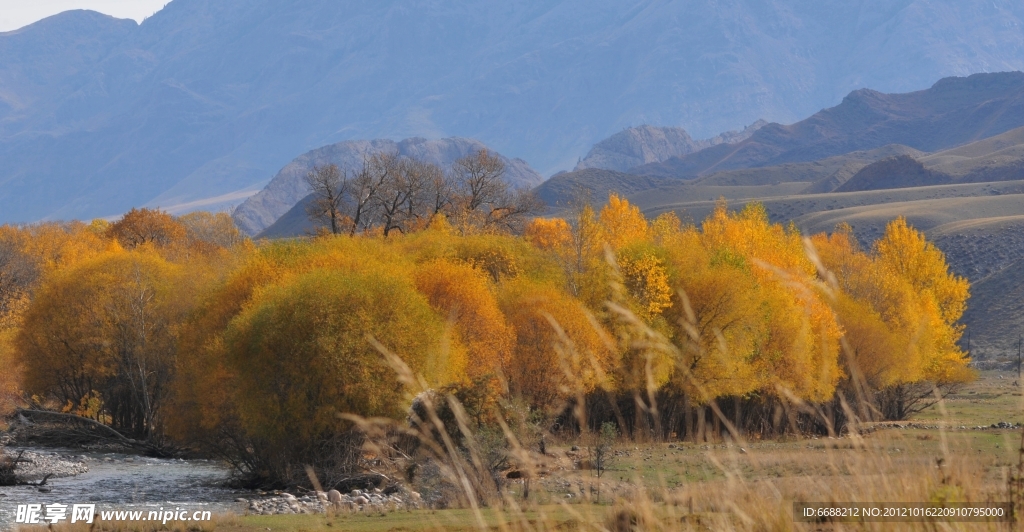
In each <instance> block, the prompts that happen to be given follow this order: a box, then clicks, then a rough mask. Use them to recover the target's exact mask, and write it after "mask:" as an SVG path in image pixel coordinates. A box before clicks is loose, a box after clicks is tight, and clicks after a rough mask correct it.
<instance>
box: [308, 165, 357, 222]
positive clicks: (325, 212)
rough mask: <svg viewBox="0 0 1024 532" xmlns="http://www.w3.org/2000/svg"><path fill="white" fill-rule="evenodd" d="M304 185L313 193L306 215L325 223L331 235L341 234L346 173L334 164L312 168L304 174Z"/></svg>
mask: <svg viewBox="0 0 1024 532" xmlns="http://www.w3.org/2000/svg"><path fill="white" fill-rule="evenodd" d="M306 184H307V185H309V188H310V190H311V191H312V192H313V200H312V201H311V202H309V204H308V205H307V206H306V214H308V215H309V217H310V218H312V219H314V220H319V221H322V222H327V223H328V224H329V225H330V226H331V233H332V234H335V235H336V234H339V233H341V230H342V219H343V216H344V206H345V203H344V202H345V194H346V193H347V192H348V190H349V179H348V174H347V172H345V171H342V170H340V169H338V166H337V165H334V164H328V165H326V166H314V167H313V169H312V170H310V171H309V173H307V174H306Z"/></svg>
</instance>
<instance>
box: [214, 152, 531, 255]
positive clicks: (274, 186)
mask: <svg viewBox="0 0 1024 532" xmlns="http://www.w3.org/2000/svg"><path fill="white" fill-rule="evenodd" d="M485 149H487V146H484V145H483V144H482V143H481V142H479V141H477V140H473V139H464V138H458V137H455V138H447V139H438V140H427V139H423V138H411V139H405V140H403V141H401V142H395V141H393V140H387V139H376V140H353V141H345V142H339V143H337V144H331V145H329V146H321V147H320V148H317V149H315V150H310V151H308V152H306V153H304V154H302V155H300V156H298V157H296V158H295V159H293V160H292V161H291V162H290V163H288V164H287V165H285V166H284V168H282V169H281V170H280V171H279V172H278V173H277V175H276V176H274V179H271V180H270V183H268V184H267V186H266V187H264V188H263V190H261V191H259V192H258V193H256V194H255V195H253V196H251V197H249V198H248V199H246V200H245V202H243V203H242V204H241V205H239V206H238V208H237V209H235V211H234V213H233V216H234V218H235V223H236V224H237V225H238V227H239V228H240V229H241V230H242V231H245V232H247V233H249V234H250V235H255V234H257V233H259V232H261V231H263V230H264V229H266V228H267V227H269V226H270V225H271V224H273V223H274V222H275V221H277V220H278V219H279V218H280V217H281V216H283V215H284V214H285V213H287V212H288V211H289V210H292V209H293V207H295V206H296V204H298V203H299V202H300V201H301V200H302V199H303V198H305V197H306V196H308V195H309V193H310V190H309V186H308V185H307V184H306V181H305V176H306V174H307V173H308V172H309V170H310V169H311V168H313V166H314V165H321V166H322V165H327V164H336V165H338V167H339V168H341V169H343V170H345V171H348V172H355V171H358V170H359V168H361V167H362V164H363V157H365V156H366V155H369V154H371V153H375V152H382V151H388V152H393V153H398V154H400V155H405V156H407V157H411V158H413V159H419V160H421V161H427V162H431V163H434V164H436V165H438V166H440V167H441V168H447V167H448V166H450V165H451V164H452V162H454V161H455V160H456V159H459V158H461V157H464V156H466V155H469V154H471V153H475V152H478V151H480V150H485ZM492 154H494V155H497V156H498V157H499V158H500V159H501V160H502V162H504V163H505V179H506V180H507V181H508V182H509V183H511V184H512V185H513V186H515V187H517V188H527V189H528V188H533V187H535V186H537V185H539V184H540V183H541V182H543V181H544V178H543V177H542V176H541V175H540V174H538V173H537V172H536V171H535V170H534V169H533V168H530V165H528V164H526V161H523V160H522V159H509V158H508V157H505V156H504V155H502V154H500V153H497V152H493V151H492ZM296 212H297V213H299V215H297V216H299V218H302V219H304V218H305V209H301V208H300V209H298V210H297V211H296ZM300 225H301V224H300ZM310 227H312V225H311V224H310ZM302 229H305V226H302ZM292 234H302V230H298V231H297V232H295V233H292ZM275 236H281V235H275Z"/></svg>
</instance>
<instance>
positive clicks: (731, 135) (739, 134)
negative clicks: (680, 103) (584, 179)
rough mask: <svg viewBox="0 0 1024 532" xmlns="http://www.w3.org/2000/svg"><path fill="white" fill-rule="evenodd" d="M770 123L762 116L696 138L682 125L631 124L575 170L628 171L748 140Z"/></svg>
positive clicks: (593, 150)
mask: <svg viewBox="0 0 1024 532" xmlns="http://www.w3.org/2000/svg"><path fill="white" fill-rule="evenodd" d="M766 123H767V122H765V121H764V120H758V121H757V122H754V123H753V124H750V125H749V126H747V127H745V128H743V129H742V130H740V131H727V132H725V133H721V134H719V135H715V136H714V137H712V138H710V139H701V140H694V139H693V138H691V137H690V134H689V133H687V132H686V130H685V129H683V128H681V127H658V126H648V125H643V126H639V127H630V128H626V129H623V130H622V131H619V132H618V133H616V134H614V135H612V136H610V137H608V138H606V139H604V140H602V141H601V142H598V143H597V144H594V147H593V148H590V151H589V152H587V156H586V157H584V158H583V159H581V160H580V162H578V163H576V168H573V171H579V170H586V169H587V168H600V169H602V170H613V171H616V172H625V171H627V170H629V169H631V168H635V167H637V166H640V165H644V164H650V163H660V162H662V161H666V160H668V159H671V158H672V157H682V156H684V155H688V154H690V153H693V152H695V151H700V150H703V149H704V148H710V147H711V146H717V145H719V144H730V143H735V142H740V141H742V140H746V139H747V138H749V137H750V135H752V134H753V133H754V132H755V131H757V130H758V129H759V128H760V127H761V126H763V125H765V124H766Z"/></svg>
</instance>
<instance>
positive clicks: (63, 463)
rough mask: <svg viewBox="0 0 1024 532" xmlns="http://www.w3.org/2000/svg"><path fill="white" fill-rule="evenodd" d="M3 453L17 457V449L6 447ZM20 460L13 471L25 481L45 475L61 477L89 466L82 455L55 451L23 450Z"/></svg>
mask: <svg viewBox="0 0 1024 532" xmlns="http://www.w3.org/2000/svg"><path fill="white" fill-rule="evenodd" d="M3 453H4V454H5V455H7V456H8V457H10V458H12V459H14V458H17V457H18V453H19V451H16V450H13V449H10V448H8V449H4V450H3ZM21 460H22V461H21V462H19V463H18V464H17V467H16V468H15V469H14V472H15V474H16V475H17V477H18V478H19V479H21V480H23V481H26V482H36V481H40V480H42V479H43V477H45V476H47V475H49V476H50V478H63V477H73V476H75V475H80V474H82V473H85V472H88V471H89V466H87V465H85V462H84V457H81V456H60V455H58V454H56V453H53V454H40V453H36V452H32V451H25V452H24V453H22V455H21ZM26 460H27V462H26Z"/></svg>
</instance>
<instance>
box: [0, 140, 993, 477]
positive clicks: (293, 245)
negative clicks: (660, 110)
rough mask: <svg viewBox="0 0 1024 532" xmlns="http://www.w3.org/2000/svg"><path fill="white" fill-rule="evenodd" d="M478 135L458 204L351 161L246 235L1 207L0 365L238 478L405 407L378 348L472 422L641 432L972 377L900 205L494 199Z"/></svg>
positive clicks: (877, 403) (891, 406) (499, 189)
mask: <svg viewBox="0 0 1024 532" xmlns="http://www.w3.org/2000/svg"><path fill="white" fill-rule="evenodd" d="M475 157H476V158H475V159H474V160H473V161H470V160H466V161H464V162H465V163H466V164H467V165H468V166H467V168H468V169H467V170H465V174H464V175H463V177H461V178H458V179H455V178H451V175H455V173H454V172H452V173H450V174H449V178H450V180H448V181H446V182H448V183H450V184H451V189H452V190H454V191H455V192H453V193H451V194H450V195H449V196H446V197H449V198H455V199H451V200H449V203H447V204H446V205H463V207H460V208H458V209H453V210H447V211H445V210H443V209H442V210H437V211H435V212H433V214H431V215H429V216H428V215H427V214H426V213H427V212H430V211H431V210H432V209H434V207H431V208H429V209H428V208H426V207H423V209H426V210H420V208H421V207H414V208H412V209H411V210H409V205H413V206H416V205H419V206H422V205H424V204H423V203H420V202H419V200H417V201H415V202H412V203H410V202H409V200H408V195H402V198H404V199H402V201H403V202H405V203H402V202H398V203H391V204H389V205H404V207H403V209H404V210H387V209H384V207H381V206H379V205H377V204H376V203H373V202H379V201H381V198H383V197H385V196H384V195H383V193H381V192H375V193H374V194H375V195H374V198H375V199H374V200H373V202H370V203H366V204H365V205H367V206H372V207H367V210H363V211H358V212H357V211H356V210H354V209H356V208H357V207H358V204H357V202H354V199H353V198H359V197H363V196H361V195H354V194H353V193H352V192H351V191H352V190H362V189H360V188H358V187H356V188H351V187H355V185H352V184H351V183H352V181H351V180H349V181H345V183H346V184H344V186H341V185H339V187H340V188H337V189H335V190H340V191H342V192H343V193H340V194H338V195H336V196H333V197H334V198H340V199H338V203H336V205H339V206H343V207H344V210H343V211H342V210H339V214H340V213H342V212H344V214H341V215H340V216H338V217H336V218H334V220H335V221H336V222H337V224H336V225H334V226H333V229H334V230H340V233H341V234H333V233H334V231H331V232H328V233H325V234H321V235H320V236H317V237H315V238H309V239H300V240H287V241H276V242H263V243H259V244H254V243H252V242H249V241H247V240H245V239H243V238H241V237H240V236H239V235H238V234H237V231H235V230H234V229H233V226H231V225H230V223H229V222H230V219H229V218H227V217H226V215H216V216H212V215H205V214H193V215H188V216H186V217H180V218H175V217H172V216H169V215H167V214H165V213H161V212H159V211H149V210H145V209H143V210H138V211H132V212H130V213H128V214H127V215H125V217H124V218H123V219H121V220H119V221H118V222H115V223H113V224H105V223H103V222H94V223H93V224H90V225H86V224H78V223H75V224H43V225H36V226H28V227H9V226H4V227H2V228H0V261H3V262H0V305H2V306H0V308H2V309H4V314H3V315H0V323H3V324H5V325H4V326H3V328H2V329H0V357H2V359H0V361H2V362H3V364H4V367H5V368H15V370H14V371H4V372H2V373H3V376H2V377H3V378H4V379H6V380H5V381H0V385H2V386H4V390H5V393H6V397H7V398H8V400H11V399H12V398H13V399H14V400H15V401H17V402H20V404H23V405H24V404H27V403H34V404H35V405H37V406H39V407H47V408H52V409H56V410H62V411H65V412H70V413H76V414H79V415H82V416H86V417H89V418H91V419H95V420H98V421H101V422H103V423H105V424H108V425H110V426H112V427H115V428H116V429H118V430H119V431H122V432H124V433H126V434H131V435H134V436H136V437H139V438H149V439H151V440H164V439H166V440H170V441H175V442H178V443H179V444H186V445H196V446H202V447H204V448H206V449H207V450H209V451H210V452H217V453H222V454H223V456H225V458H228V459H230V460H233V461H234V462H235V463H236V465H237V466H238V467H239V468H240V469H242V470H245V471H247V472H249V473H250V474H252V475H253V478H256V479H259V481H260V482H264V483H268V484H273V483H275V482H277V483H287V482H291V481H297V480H300V479H302V478H305V475H306V473H305V470H304V469H303V466H304V465H311V466H312V467H313V468H314V470H315V471H316V473H317V475H318V478H320V479H321V481H322V482H324V483H325V484H330V483H332V482H338V481H340V479H342V478H344V477H345V476H347V475H351V474H354V469H353V468H354V467H355V466H354V465H353V464H354V463H355V462H354V461H355V460H357V458H358V456H359V455H360V453H359V452H358V450H359V445H358V444H359V439H358V437H356V436H354V434H355V433H354V432H353V424H352V421H351V418H350V417H348V416H349V415H351V414H355V415H359V416H368V417H387V418H393V419H403V418H404V417H405V416H406V415H407V411H408V408H409V405H410V404H411V401H412V398H411V397H408V395H407V393H406V390H405V389H404V388H403V386H402V385H401V384H400V383H399V381H398V380H397V378H396V376H395V375H394V372H393V371H392V368H391V367H389V366H388V364H387V363H386V361H385V359H384V357H383V356H382V355H381V353H380V349H384V350H386V351H389V352H393V353H395V354H397V355H398V356H400V357H401V358H402V359H403V361H404V363H405V364H406V365H407V366H409V367H410V368H411V369H412V371H413V372H415V373H416V374H417V375H420V376H421V377H422V379H423V381H424V382H425V383H426V384H427V385H428V386H430V387H431V388H433V389H435V390H441V391H442V392H440V393H450V394H452V395H454V396H456V397H459V398H461V399H462V400H463V401H464V402H466V403H467V405H468V406H467V407H466V409H467V411H468V412H469V413H470V414H471V415H470V418H471V419H472V420H474V422H475V423H478V424H479V425H488V424H490V423H494V422H496V421H497V420H496V417H495V416H499V417H500V416H501V415H503V414H501V412H503V410H502V409H503V407H502V406H501V405H510V404H515V405H525V406H524V408H527V409H528V410H529V411H530V412H531V416H532V418H531V419H534V418H536V419H541V420H546V421H544V423H542V425H545V426H548V427H552V426H554V425H555V424H556V423H559V424H560V425H561V426H562V427H573V426H575V427H576V428H577V429H580V430H588V429H594V430H596V429H597V428H599V427H601V426H602V425H603V424H605V423H608V422H613V423H615V424H616V425H617V426H618V427H619V430H620V431H621V432H622V433H624V434H626V435H631V436H634V437H637V436H640V435H643V436H644V437H654V438H688V439H705V438H709V437H712V435H713V434H715V433H716V432H717V431H726V430H739V431H750V432H758V433H763V434H769V433H772V432H774V431H781V430H793V429H795V430H839V428H840V427H841V425H842V424H843V423H845V422H847V421H849V420H850V419H851V418H853V417H856V418H859V419H862V420H865V419H899V418H902V417H905V416H907V415H909V414H910V413H912V412H913V411H915V410H916V409H919V408H921V407H923V406H924V405H926V404H927V401H928V400H929V399H928V398H929V397H933V396H934V390H935V389H936V387H938V388H939V389H940V390H948V389H951V388H952V387H955V386H957V385H959V384H961V383H963V382H966V381H969V380H970V379H971V378H973V372H972V371H971V370H970V369H969V367H968V360H967V358H966V356H965V354H964V353H963V352H962V351H961V350H960V349H959V348H958V347H957V341H958V339H959V336H960V333H961V332H962V328H961V326H960V325H959V324H958V320H959V319H960V316H961V315H962V313H963V310H964V308H965V303H966V300H967V296H968V285H967V283H966V281H965V280H964V279H962V278H958V277H956V276H954V275H952V274H950V273H949V271H948V268H947V266H946V262H945V259H944V257H943V256H942V253H941V252H939V251H938V250H937V249H936V248H935V247H934V246H933V245H932V244H930V243H928V242H927V241H926V240H925V239H924V237H923V236H922V235H921V233H919V232H918V231H916V230H914V229H913V228H912V227H910V226H909V225H908V224H907V223H906V221H905V220H903V219H897V220H895V221H893V222H892V223H891V224H889V226H888V227H887V229H886V232H885V234H884V235H883V237H882V238H881V239H880V240H879V241H878V242H876V243H875V245H874V246H873V247H872V249H870V250H863V249H860V248H859V247H858V245H857V243H856V240H855V239H854V238H853V235H852V233H851V231H850V230H849V228H848V227H839V228H837V230H836V231H835V232H833V233H832V234H831V235H825V234H822V235H814V236H811V237H809V238H807V237H805V236H804V235H801V234H800V233H799V232H798V231H797V230H795V229H794V228H793V227H783V226H780V225H778V224H772V223H770V222H769V220H768V217H767V215H766V213H765V211H764V209H763V208H762V207H761V206H759V205H757V204H751V205H748V206H747V207H746V208H744V209H743V210H742V211H739V212H730V211H729V210H728V209H727V207H726V206H725V204H724V203H723V204H721V205H719V207H718V208H717V209H716V210H715V211H714V213H713V214H711V215H710V216H709V217H708V218H707V219H706V220H704V221H703V223H702V224H701V225H700V226H695V225H684V224H682V223H680V221H679V220H678V218H676V217H675V216H674V215H673V214H671V213H669V214H663V215H661V216H658V217H657V218H655V219H653V220H649V219H647V218H646V217H645V216H644V215H643V214H642V213H641V212H640V211H639V209H637V208H636V206H634V205H631V204H630V203H629V202H628V201H626V200H625V199H622V198H619V197H618V196H615V195H612V196H611V197H610V198H609V201H608V203H607V205H605V206H604V207H603V208H601V209H600V210H595V209H594V208H592V207H591V206H589V205H585V204H581V205H578V206H576V207H574V208H573V209H571V210H570V212H569V214H568V215H567V216H566V217H565V218H534V219H532V220H527V219H525V218H526V217H525V216H523V219H522V220H521V221H519V222H516V223H515V224H510V223H505V222H499V221H498V220H508V217H507V216H506V215H505V214H503V213H502V212H501V211H500V208H501V207H500V205H502V202H501V201H499V200H500V199H502V198H505V199H508V198H509V197H522V196H517V195H516V194H514V193H513V194H512V195H511V196H509V193H510V191H509V189H508V188H507V187H504V186H494V187H491V188H490V189H488V186H489V185H487V183H489V181H487V180H486V179H473V178H472V176H478V177H479V176H480V175H483V173H480V172H477V171H476V170H473V169H474V168H476V169H479V168H486V167H488V166H487V165H486V164H484V163H485V162H487V161H488V160H490V156H489V155H487V154H477V155H475ZM380 159H381V161H384V160H390V161H391V162H390V163H388V164H395V165H400V166H403V167H404V165H416V164H419V163H415V162H414V161H408V160H404V161H403V160H401V159H388V156H381V158H380ZM381 161H378V162H374V161H373V160H371V159H368V161H367V165H368V166H370V167H372V166H374V165H377V164H381V165H383V164H384V162H381ZM474 161H475V162H474ZM488 164H490V163H488ZM474 165H476V166H474ZM492 169H493V168H492ZM391 171H392V170H391V169H388V170H387V172H389V173H390V172H391ZM407 171H408V170H402V172H407ZM324 172H325V169H323V168H320V169H317V170H316V171H314V172H312V173H311V174H310V175H311V176H316V175H320V174H322V173H324ZM332 173H333V171H331V170H330V169H329V168H328V169H327V177H329V178H330V179H335V177H330V174H332ZM374 175H377V174H374ZM391 175H398V174H391ZM487 175H495V174H493V173H489V174H487ZM311 179H312V178H311ZM339 179H340V178H339ZM403 179H404V178H403ZM342 181H344V180H342ZM342 181H336V184H337V183H341V182H342ZM356 181H358V179H357V180H356ZM396 182H398V183H403V182H405V181H402V180H398V179H397V178H396ZM389 186H390V185H389ZM378 190H379V189H378ZM387 197H392V198H396V197H398V196H387ZM418 197H419V198H420V199H422V198H424V197H427V196H425V195H422V194H420V195H419V196H418ZM495 198H497V199H495ZM436 205H437V204H435V206H436ZM445 208H446V209H450V208H451V207H445ZM496 210H498V211H499V212H495V211H496ZM396 212H411V213H414V214H410V215H409V217H395V218H394V219H393V220H390V221H389V215H390V214H389V213H396ZM449 214H451V215H452V216H453V217H454V218H455V219H456V222H452V221H451V220H450V219H449V217H448V215H449ZM403 216H404V215H403ZM415 216H419V217H420V218H416V217H415ZM517 216H518V215H517ZM357 218H358V219H359V222H358V225H357V224H356V219H357ZM370 220H373V221H372V222H371V221H370ZM460 220H461V221H460ZM329 222H330V219H329V218H328V219H327V223H328V224H329ZM517 226H519V227H522V232H521V234H515V233H513V232H511V231H510V230H509V227H517ZM386 227H391V229H390V230H388V229H386ZM416 228H418V229H416ZM353 231H354V232H355V234H354V235H350V234H351V233H353ZM346 233H349V234H346ZM12 287H13V288H12ZM807 412H817V414H815V415H813V416H812V415H809V414H806V413H807ZM823 412H824V413H825V415H824V416H823V415H820V414H822V413H823ZM569 413H571V415H570V414H569Z"/></svg>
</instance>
